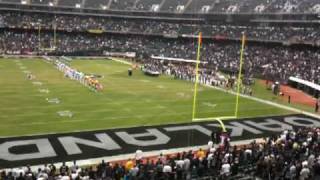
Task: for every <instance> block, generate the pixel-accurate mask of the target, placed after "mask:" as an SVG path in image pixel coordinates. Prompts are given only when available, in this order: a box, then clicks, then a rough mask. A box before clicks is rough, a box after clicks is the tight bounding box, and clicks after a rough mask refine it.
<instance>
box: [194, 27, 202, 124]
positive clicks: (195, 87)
mask: <svg viewBox="0 0 320 180" xmlns="http://www.w3.org/2000/svg"><path fill="white" fill-rule="evenodd" d="M201 44H202V33H201V32H200V33H199V35H198V48H197V49H198V50H197V59H196V77H195V82H194V92H193V106H192V121H193V120H194V119H195V117H196V108H197V105H196V101H197V93H198V82H199V63H200V50H201Z"/></svg>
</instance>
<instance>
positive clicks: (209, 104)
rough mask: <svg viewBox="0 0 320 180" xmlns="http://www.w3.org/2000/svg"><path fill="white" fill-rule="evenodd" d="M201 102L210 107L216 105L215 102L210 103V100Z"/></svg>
mask: <svg viewBox="0 0 320 180" xmlns="http://www.w3.org/2000/svg"><path fill="white" fill-rule="evenodd" d="M202 104H203V105H205V106H209V107H212V108H215V107H216V106H217V104H212V103H210V102H203V103H202Z"/></svg>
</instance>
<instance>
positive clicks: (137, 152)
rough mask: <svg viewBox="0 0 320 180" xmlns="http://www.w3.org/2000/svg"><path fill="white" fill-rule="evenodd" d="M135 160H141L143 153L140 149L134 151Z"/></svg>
mask: <svg viewBox="0 0 320 180" xmlns="http://www.w3.org/2000/svg"><path fill="white" fill-rule="evenodd" d="M135 158H136V160H141V159H142V158H143V152H142V151H141V150H140V149H138V150H137V151H136V155H135Z"/></svg>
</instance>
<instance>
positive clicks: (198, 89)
mask: <svg viewBox="0 0 320 180" xmlns="http://www.w3.org/2000/svg"><path fill="white" fill-rule="evenodd" d="M203 90H204V89H203V88H202V87H199V88H197V92H201V91H203ZM191 92H194V88H192V89H191Z"/></svg>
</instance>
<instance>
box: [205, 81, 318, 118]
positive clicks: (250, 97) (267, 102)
mask: <svg viewBox="0 0 320 180" xmlns="http://www.w3.org/2000/svg"><path fill="white" fill-rule="evenodd" d="M204 86H206V87H209V88H212V89H216V90H219V91H223V92H226V93H229V94H232V95H237V93H236V92H233V91H228V90H225V89H223V88H220V87H215V86H210V85H204ZM239 96H241V97H243V98H247V99H250V100H253V101H257V102H260V103H264V104H268V105H271V106H275V107H278V108H281V109H285V110H288V111H293V112H296V113H302V114H304V115H307V116H311V117H314V118H318V119H320V115H316V114H314V113H311V112H307V111H303V110H301V109H297V108H294V107H289V106H286V105H282V104H279V103H275V102H272V101H269V100H264V99H260V98H257V97H254V96H248V95H244V94H239Z"/></svg>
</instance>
